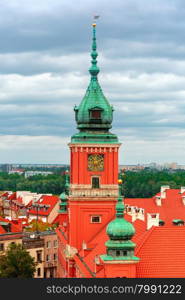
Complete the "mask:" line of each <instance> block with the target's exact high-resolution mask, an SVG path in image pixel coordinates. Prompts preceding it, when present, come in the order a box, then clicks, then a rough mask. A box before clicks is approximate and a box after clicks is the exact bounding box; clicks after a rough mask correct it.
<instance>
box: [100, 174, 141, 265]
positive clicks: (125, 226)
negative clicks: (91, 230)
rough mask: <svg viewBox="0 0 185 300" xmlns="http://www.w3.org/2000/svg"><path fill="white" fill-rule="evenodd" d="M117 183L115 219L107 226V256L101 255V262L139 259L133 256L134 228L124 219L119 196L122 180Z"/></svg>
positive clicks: (121, 200)
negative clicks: (117, 193)
mask: <svg viewBox="0 0 185 300" xmlns="http://www.w3.org/2000/svg"><path fill="white" fill-rule="evenodd" d="M118 183H119V196H118V201H117V204H116V218H115V219H114V220H113V221H112V222H110V223H109V224H108V226H107V230H106V231H107V235H108V236H109V238H110V239H109V240H108V241H107V242H106V243H105V245H106V248H107V255H102V256H101V258H102V259H103V260H107V261H108V260H129V261H130V260H134V261H138V260H139V258H137V257H135V256H134V249H135V246H136V245H135V244H134V243H133V242H132V241H131V238H132V237H133V235H134V234H135V229H134V226H133V225H132V224H131V223H130V222H127V221H126V220H125V219H124V204H123V199H122V198H123V197H122V195H121V184H122V180H121V179H119V180H118Z"/></svg>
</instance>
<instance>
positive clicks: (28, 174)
mask: <svg viewBox="0 0 185 300" xmlns="http://www.w3.org/2000/svg"><path fill="white" fill-rule="evenodd" d="M51 174H53V172H50V171H26V172H25V173H24V176H25V178H28V177H31V176H35V175H43V176H48V175H51Z"/></svg>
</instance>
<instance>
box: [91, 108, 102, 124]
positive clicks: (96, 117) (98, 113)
mask: <svg viewBox="0 0 185 300" xmlns="http://www.w3.org/2000/svg"><path fill="white" fill-rule="evenodd" d="M89 113H90V115H89V117H90V121H91V122H93V123H100V122H101V119H102V109H101V108H98V107H97V108H93V109H91V110H90V111H89Z"/></svg>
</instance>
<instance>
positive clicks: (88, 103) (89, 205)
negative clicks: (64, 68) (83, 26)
mask: <svg viewBox="0 0 185 300" xmlns="http://www.w3.org/2000/svg"><path fill="white" fill-rule="evenodd" d="M96 48H97V47H96V24H93V39H92V51H91V57H92V60H91V63H92V65H91V67H90V69H89V72H90V75H91V78H90V83H89V86H88V88H87V91H86V93H85V96H84V98H83V99H82V102H81V103H80V105H79V106H75V108H74V111H75V119H76V123H77V129H78V130H79V132H77V133H76V134H74V135H73V136H72V137H71V142H70V144H69V147H70V155H71V157H70V168H71V171H70V193H69V198H68V209H69V244H70V245H71V246H72V247H75V248H76V249H77V250H79V249H81V248H83V245H86V246H85V247H86V248H88V245H90V242H91V239H92V238H93V237H94V236H95V235H96V234H97V233H98V232H100V231H101V229H103V228H104V227H105V226H106V225H107V224H108V223H109V222H110V221H111V220H112V218H113V217H114V211H115V205H116V202H117V197H118V150H119V147H120V143H119V142H118V138H117V136H116V135H115V134H113V133H111V132H110V131H109V130H110V128H111V127H112V126H111V123H112V119H113V107H112V106H111V105H110V104H109V102H108V100H107V99H106V97H105V96H104V94H103V91H102V89H101V87H100V85H99V82H98V73H99V68H98V66H97V60H96V58H97V56H98V53H97V51H96ZM89 247H90V246H89Z"/></svg>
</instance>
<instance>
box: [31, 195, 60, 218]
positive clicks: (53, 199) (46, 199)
mask: <svg viewBox="0 0 185 300" xmlns="http://www.w3.org/2000/svg"><path fill="white" fill-rule="evenodd" d="M58 201H59V197H58V196H48V195H43V196H42V197H41V198H40V199H39V200H38V201H37V204H42V205H44V204H45V205H49V208H48V209H47V210H46V211H44V210H39V211H38V215H39V216H48V215H49V214H50V212H51V211H52V210H53V208H54V207H55V205H56V204H57V202H58ZM31 205H32V202H30V203H29V206H31ZM29 206H28V207H29ZM29 214H31V215H37V211H36V210H35V209H31V210H30V211H29Z"/></svg>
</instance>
